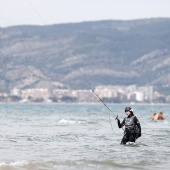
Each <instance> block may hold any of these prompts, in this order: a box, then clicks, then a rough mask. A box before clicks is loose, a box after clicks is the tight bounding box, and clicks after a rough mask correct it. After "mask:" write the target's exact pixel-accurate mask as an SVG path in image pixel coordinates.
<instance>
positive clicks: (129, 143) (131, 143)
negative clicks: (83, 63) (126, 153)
mask: <svg viewBox="0 0 170 170" xmlns="http://www.w3.org/2000/svg"><path fill="white" fill-rule="evenodd" d="M126 145H136V143H135V142H127V143H126Z"/></svg>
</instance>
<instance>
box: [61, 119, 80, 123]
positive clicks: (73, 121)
mask: <svg viewBox="0 0 170 170" xmlns="http://www.w3.org/2000/svg"><path fill="white" fill-rule="evenodd" d="M58 123H59V124H81V123H82V122H81V121H75V120H67V119H61V120H59V121H58Z"/></svg>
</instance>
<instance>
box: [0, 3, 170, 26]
mask: <svg viewBox="0 0 170 170" xmlns="http://www.w3.org/2000/svg"><path fill="white" fill-rule="evenodd" d="M0 2H1V6H0V27H7V26H13V25H51V24H62V23H76V22H84V21H98V20H134V19H146V18H170V10H169V7H170V1H169V0H149V1H148V0H138V1H137V0H126V1H125V0H119V1H118V0H93V1H91V0H86V1H84V0H71V3H70V1H68V0H48V1H47V0H44V1H43V2H42V0H36V1H33V0H15V3H14V2H11V1H9V0H1V1H0Z"/></svg>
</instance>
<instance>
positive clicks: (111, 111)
mask: <svg viewBox="0 0 170 170" xmlns="http://www.w3.org/2000/svg"><path fill="white" fill-rule="evenodd" d="M92 92H93V93H94V94H95V95H96V96H97V97H98V99H99V100H100V101H101V102H102V103H103V104H104V106H105V107H106V108H107V109H108V110H109V111H110V112H112V114H113V115H114V116H115V117H116V118H115V120H116V119H117V118H118V115H117V116H116V115H115V114H114V113H113V111H112V110H111V109H110V108H109V107H108V106H107V105H106V104H105V103H104V101H103V100H102V99H101V98H100V97H99V96H98V94H97V93H96V92H95V91H94V90H92ZM110 112H109V119H110V124H111V127H112V130H113V126H112V122H111V118H110ZM113 131H114V130H113Z"/></svg>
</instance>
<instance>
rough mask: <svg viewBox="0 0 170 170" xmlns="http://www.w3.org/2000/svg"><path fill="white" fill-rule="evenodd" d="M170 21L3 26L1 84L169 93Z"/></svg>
mask: <svg viewBox="0 0 170 170" xmlns="http://www.w3.org/2000/svg"><path fill="white" fill-rule="evenodd" d="M169 28H170V19H168V18H157V19H143V20H132V21H112V20H110V21H96V22H82V23H74V24H73V23H70V24H60V25H49V26H29V25H28V26H15V27H7V28H0V65H1V67H0V87H1V91H9V90H10V89H11V88H13V87H18V88H21V89H26V88H65V87H68V88H72V89H92V88H94V87H95V86H96V85H130V84H137V85H154V86H155V88H156V89H158V90H161V91H164V92H166V93H167V92H168V91H170V90H169V88H170V29H169Z"/></svg>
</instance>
